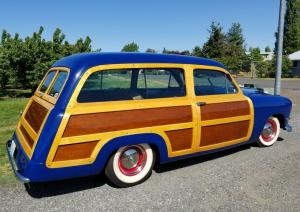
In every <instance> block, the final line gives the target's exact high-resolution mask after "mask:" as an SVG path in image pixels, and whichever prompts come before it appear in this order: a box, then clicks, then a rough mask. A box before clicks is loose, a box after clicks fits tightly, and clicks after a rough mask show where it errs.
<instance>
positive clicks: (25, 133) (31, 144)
mask: <svg viewBox="0 0 300 212" xmlns="http://www.w3.org/2000/svg"><path fill="white" fill-rule="evenodd" d="M20 131H21V133H22V134H23V136H24V138H25V141H26V142H27V144H28V146H30V148H32V147H33V144H34V141H33V139H32V138H31V137H30V135H29V134H28V133H27V131H26V129H25V128H24V127H23V126H22V125H21V126H20Z"/></svg>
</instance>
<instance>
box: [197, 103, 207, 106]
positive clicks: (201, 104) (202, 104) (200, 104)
mask: <svg viewBox="0 0 300 212" xmlns="http://www.w3.org/2000/svg"><path fill="white" fill-rule="evenodd" d="M204 105H206V102H197V106H199V107H201V106H204Z"/></svg>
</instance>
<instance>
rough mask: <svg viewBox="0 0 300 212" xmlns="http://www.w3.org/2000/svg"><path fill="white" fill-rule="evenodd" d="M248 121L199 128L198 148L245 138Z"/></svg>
mask: <svg viewBox="0 0 300 212" xmlns="http://www.w3.org/2000/svg"><path fill="white" fill-rule="evenodd" d="M249 122H250V121H249V120H247V121H238V122H231V123H226V124H218V125H211V126H204V127H202V128H201V142H200V146H207V145H212V144H217V143H222V142H226V141H231V140H235V139H239V138H243V137H246V136H247V132H248V128H249Z"/></svg>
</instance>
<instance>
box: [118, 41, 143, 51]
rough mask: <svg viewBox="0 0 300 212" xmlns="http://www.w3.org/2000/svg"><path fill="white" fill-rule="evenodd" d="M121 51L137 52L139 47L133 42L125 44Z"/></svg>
mask: <svg viewBox="0 0 300 212" xmlns="http://www.w3.org/2000/svg"><path fill="white" fill-rule="evenodd" d="M121 51H122V52H138V51H139V46H138V45H137V44H136V43H135V42H132V43H129V44H126V45H125V46H124V47H123V48H122V50H121Z"/></svg>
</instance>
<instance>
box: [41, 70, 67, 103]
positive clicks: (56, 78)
mask: <svg viewBox="0 0 300 212" xmlns="http://www.w3.org/2000/svg"><path fill="white" fill-rule="evenodd" d="M67 77H68V72H67V71H61V70H52V71H49V72H48V74H47V76H46V77H45V80H44V81H43V82H42V85H41V86H40V89H39V91H40V92H42V93H46V92H47V94H48V95H49V96H51V97H54V98H57V97H58V96H59V94H60V92H61V90H62V88H63V86H64V84H65V82H66V79H67Z"/></svg>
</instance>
